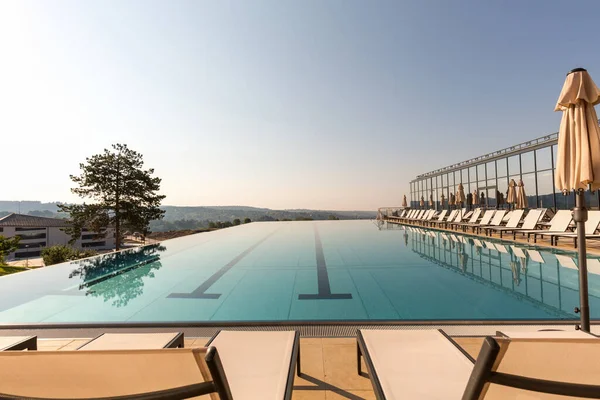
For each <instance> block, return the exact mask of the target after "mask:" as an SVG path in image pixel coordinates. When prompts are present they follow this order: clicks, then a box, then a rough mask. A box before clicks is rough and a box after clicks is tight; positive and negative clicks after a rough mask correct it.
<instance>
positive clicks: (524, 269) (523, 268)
mask: <svg viewBox="0 0 600 400" xmlns="http://www.w3.org/2000/svg"><path fill="white" fill-rule="evenodd" d="M519 263H521V272H522V273H523V274H525V275H527V257H521V258H519Z"/></svg>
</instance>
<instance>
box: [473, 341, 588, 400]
mask: <svg viewBox="0 0 600 400" xmlns="http://www.w3.org/2000/svg"><path fill="white" fill-rule="evenodd" d="M597 357H600V341H598V340H593V339H592V340H590V339H589V338H577V339H558V338H556V339H554V338H550V339H543V338H542V339H526V338H523V339H521V338H504V337H499V338H492V337H487V338H485V340H484V342H483V345H482V347H481V350H480V353H479V356H478V357H477V361H476V363H475V366H474V367H473V371H472V373H471V376H470V378H469V384H468V386H467V388H466V389H465V392H464V394H463V396H462V399H463V400H475V399H484V398H485V399H517V398H532V399H533V398H540V397H541V398H550V396H547V397H546V396H543V397H542V396H540V393H546V394H555V395H562V396H572V397H575V398H580V397H587V398H596V399H597V398H600V385H598V372H597V371H598V361H597V359H598V358H597ZM559 379H560V381H559ZM536 392H537V393H536ZM551 398H555V396H552V397H551ZM556 398H559V397H558V396H556ZM560 398H562V397H560Z"/></svg>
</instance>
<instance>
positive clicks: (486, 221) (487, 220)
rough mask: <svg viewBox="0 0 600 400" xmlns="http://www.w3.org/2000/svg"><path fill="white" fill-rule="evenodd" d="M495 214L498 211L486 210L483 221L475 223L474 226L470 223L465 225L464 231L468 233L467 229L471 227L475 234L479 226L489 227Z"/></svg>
mask: <svg viewBox="0 0 600 400" xmlns="http://www.w3.org/2000/svg"><path fill="white" fill-rule="evenodd" d="M495 212H496V210H486V211H485V212H484V213H483V217H481V220H480V221H479V222H475V223H473V224H471V223H470V222H469V223H466V224H463V230H465V231H466V230H467V228H469V227H471V228H472V229H473V232H475V230H476V229H477V227H478V226H479V225H484V226H485V225H488V224H489V223H490V221H491V219H492V217H493V216H494V213H495Z"/></svg>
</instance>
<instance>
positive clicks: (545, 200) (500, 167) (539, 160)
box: [410, 133, 600, 210]
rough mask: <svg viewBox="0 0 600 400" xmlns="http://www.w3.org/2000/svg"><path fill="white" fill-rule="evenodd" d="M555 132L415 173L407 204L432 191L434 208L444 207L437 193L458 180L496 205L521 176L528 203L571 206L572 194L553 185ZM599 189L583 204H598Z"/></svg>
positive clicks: (446, 193)
mask: <svg viewBox="0 0 600 400" xmlns="http://www.w3.org/2000/svg"><path fill="white" fill-rule="evenodd" d="M557 142H558V133H553V134H551V135H547V136H543V137H541V138H538V139H533V140H530V141H528V142H525V143H521V144H517V145H514V146H511V147H509V148H506V149H503V150H499V151H495V152H493V153H489V154H485V155H482V156H479V157H475V158H472V159H470V160H467V161H463V162H459V163H456V164H453V165H449V166H447V167H444V168H440V169H437V170H435V171H431V172H427V173H424V174H421V175H419V176H417V177H416V178H415V179H414V180H413V181H411V182H410V200H411V201H410V206H411V207H412V208H419V199H421V197H422V196H425V198H428V196H429V195H430V194H431V193H433V198H434V203H435V204H434V205H435V208H436V209H437V210H439V209H441V208H444V207H443V206H442V205H441V204H440V201H441V197H442V195H444V197H445V198H446V199H447V198H449V196H450V193H454V192H455V191H456V190H457V187H458V185H459V184H460V183H462V184H463V186H464V190H465V193H472V192H474V191H476V192H477V193H483V194H484V197H485V199H486V200H485V202H486V204H484V205H485V206H487V207H496V206H497V205H498V200H499V199H500V203H502V197H500V194H502V195H503V197H504V198H506V193H507V190H508V183H509V182H510V180H511V179H514V180H515V182H519V180H520V179H522V180H523V183H524V185H525V193H526V194H527V201H528V204H529V207H532V208H535V207H545V208H555V209H556V208H559V209H571V208H573V206H574V196H573V195H569V196H563V195H562V193H561V192H560V191H559V190H558V189H556V188H555V187H554V170H555V169H556V160H557V158H556V154H557ZM599 197H600V191H598V192H596V193H594V194H591V193H589V192H586V201H587V204H588V205H590V206H591V207H594V208H595V207H598V199H599Z"/></svg>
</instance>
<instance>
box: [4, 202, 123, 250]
mask: <svg viewBox="0 0 600 400" xmlns="http://www.w3.org/2000/svg"><path fill="white" fill-rule="evenodd" d="M68 226H69V223H68V221H67V220H64V219H59V218H46V217H36V216H33V215H23V214H15V213H13V214H9V215H7V216H5V217H3V218H0V235H1V236H4V237H6V238H11V237H14V236H19V237H20V238H21V240H20V242H19V249H18V250H16V251H15V252H14V253H11V254H9V255H8V256H7V257H6V258H7V260H15V259H16V260H18V259H22V258H31V257H40V253H41V251H42V249H43V248H44V247H50V246H56V245H68V244H69V240H71V236H70V235H67V234H66V233H65V232H64V231H63V229H64V228H67V227H68ZM71 246H73V247H75V248H78V249H82V250H107V249H113V248H114V247H115V232H114V229H112V228H109V229H106V230H105V231H103V232H101V233H94V232H90V231H88V230H87V229H83V230H82V232H81V237H80V238H79V239H77V241H76V242H75V243H73V244H72V245H71Z"/></svg>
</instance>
